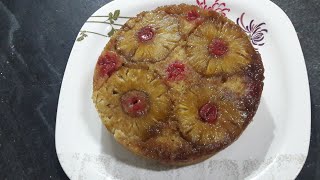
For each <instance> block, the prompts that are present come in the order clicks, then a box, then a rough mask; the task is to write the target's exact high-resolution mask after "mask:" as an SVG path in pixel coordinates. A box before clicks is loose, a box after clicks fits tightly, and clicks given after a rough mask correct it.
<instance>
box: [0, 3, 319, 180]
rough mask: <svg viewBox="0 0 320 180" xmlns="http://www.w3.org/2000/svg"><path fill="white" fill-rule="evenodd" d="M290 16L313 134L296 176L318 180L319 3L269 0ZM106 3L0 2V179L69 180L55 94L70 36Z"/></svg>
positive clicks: (61, 76) (65, 62)
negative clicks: (60, 151)
mask: <svg viewBox="0 0 320 180" xmlns="http://www.w3.org/2000/svg"><path fill="white" fill-rule="evenodd" d="M273 1H274V2H275V3H276V4H277V5H279V6H280V7H281V8H282V9H283V10H284V11H285V12H286V13H287V15H288V16H289V17H290V19H291V20H292V22H293V24H294V26H295V28H296V30H297V32H298V36H299V39H300V42H301V45H302V49H303V52H304V56H305V60H306V64H307V68H308V74H309V80H310V88H311V97H312V99H311V104H312V135H311V142H310V150H309V155H308V158H307V161H306V164H305V166H304V168H303V170H302V171H301V173H300V175H299V176H298V179H306V180H319V179H320V122H319V120H320V119H319V117H320V80H319V79H320V60H319V57H320V13H319V12H320V11H319V9H320V0H303V1H302V0H273ZM108 2H109V1H108V0H66V1H64V0H0V179H67V176H66V175H65V173H64V172H63V170H62V169H61V167H60V164H59V162H58V159H57V155H56V152H55V138H54V135H55V121H56V109H57V104H58V97H59V91H60V86H61V81H62V78H63V73H64V70H65V66H66V64H67V61H68V57H69V53H70V51H71V48H72V46H73V43H74V40H75V38H76V36H77V33H78V32H79V30H80V28H81V26H82V25H83V23H84V22H85V21H86V19H87V18H88V17H89V16H90V15H91V14H92V13H93V12H95V11H96V10H97V9H98V8H100V7H101V6H103V5H104V4H106V3H108Z"/></svg>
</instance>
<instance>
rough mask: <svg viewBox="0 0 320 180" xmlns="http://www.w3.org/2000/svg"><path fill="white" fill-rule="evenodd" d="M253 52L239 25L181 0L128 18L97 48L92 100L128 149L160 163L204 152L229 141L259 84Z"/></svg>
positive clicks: (246, 118)
mask: <svg viewBox="0 0 320 180" xmlns="http://www.w3.org/2000/svg"><path fill="white" fill-rule="evenodd" d="M263 74H264V68H263V64H262V61H261V57H260V54H259V53H258V52H256V51H255V49H254V48H253V47H252V45H251V43H250V41H249V37H248V36H247V35H246V34H245V32H243V31H242V29H241V28H240V27H239V26H238V25H236V24H235V23H233V22H232V21H231V20H229V19H227V18H226V17H224V16H223V15H220V14H218V13H216V12H213V11H207V10H203V9H200V8H198V7H196V6H191V5H186V4H181V5H172V6H164V7H159V8H157V9H155V10H153V11H148V12H142V13H140V14H138V15H137V17H134V18H131V19H129V20H128V22H127V23H126V24H125V25H124V26H123V27H122V28H121V29H120V30H119V31H117V32H116V33H115V34H114V35H113V36H112V37H111V39H110V41H109V43H108V44H107V45H106V47H105V49H104V50H103V52H102V53H101V55H100V57H99V59H98V61H97V64H96V67H95V74H94V84H93V87H94V91H93V101H94V103H95V105H96V108H97V111H98V112H99V115H100V117H101V119H102V122H103V123H104V125H105V126H106V128H107V129H108V130H109V131H110V132H111V133H112V134H113V135H114V138H115V139H116V140H117V141H118V142H119V143H121V144H122V145H124V146H125V147H126V148H128V149H129V150H131V151H132V152H134V153H136V154H138V155H141V156H144V157H147V158H151V159H155V160H158V161H160V162H162V163H165V164H174V165H186V164H192V163H196V162H199V161H201V160H204V159H206V158H208V157H210V156H212V155H213V154H215V153H217V152H218V151H220V150H222V149H224V148H225V147H227V146H228V145H230V144H231V143H232V142H234V141H235V140H236V139H237V138H238V137H239V136H240V135H241V133H242V132H243V131H244V129H245V128H246V127H247V125H248V124H249V123H250V122H251V120H252V118H253V116H254V115H255V113H256V111H257V108H258V105H259V102H260V98H261V93H262V89H263V80H264V75H263Z"/></svg>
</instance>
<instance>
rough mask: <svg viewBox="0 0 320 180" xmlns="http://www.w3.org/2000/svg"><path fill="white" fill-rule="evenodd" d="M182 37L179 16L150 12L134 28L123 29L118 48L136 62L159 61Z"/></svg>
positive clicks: (118, 40)
mask: <svg viewBox="0 0 320 180" xmlns="http://www.w3.org/2000/svg"><path fill="white" fill-rule="evenodd" d="M137 19H139V18H137ZM147 30H148V31H147ZM151 30H152V31H151ZM141 32H142V33H141ZM180 39H181V37H180V33H179V25H178V18H175V17H173V16H170V15H168V14H166V13H164V12H148V13H145V14H144V16H143V18H142V19H141V20H140V21H139V22H138V23H137V24H136V25H135V26H134V27H133V28H132V29H129V30H124V31H122V33H121V34H120V36H119V37H118V39H117V50H118V51H119V52H121V53H123V54H124V55H125V56H126V57H127V58H128V59H132V61H134V62H142V61H147V62H159V61H162V60H164V59H165V58H166V57H167V56H168V54H169V53H170V52H171V51H172V50H173V49H174V48H175V47H176V46H177V44H178V43H179V41H180Z"/></svg>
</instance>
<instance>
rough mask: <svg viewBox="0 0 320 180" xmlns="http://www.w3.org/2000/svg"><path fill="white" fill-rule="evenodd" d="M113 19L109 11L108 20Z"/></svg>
mask: <svg viewBox="0 0 320 180" xmlns="http://www.w3.org/2000/svg"><path fill="white" fill-rule="evenodd" d="M112 19H113V14H112V12H110V13H109V17H108V20H112Z"/></svg>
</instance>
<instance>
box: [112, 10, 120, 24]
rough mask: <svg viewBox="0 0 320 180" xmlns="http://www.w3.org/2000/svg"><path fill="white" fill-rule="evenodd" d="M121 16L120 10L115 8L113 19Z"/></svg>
mask: <svg viewBox="0 0 320 180" xmlns="http://www.w3.org/2000/svg"><path fill="white" fill-rule="evenodd" d="M119 16H120V10H119V9H117V10H115V11H114V13H113V20H115V21H116V20H117V19H118V17H119Z"/></svg>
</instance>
